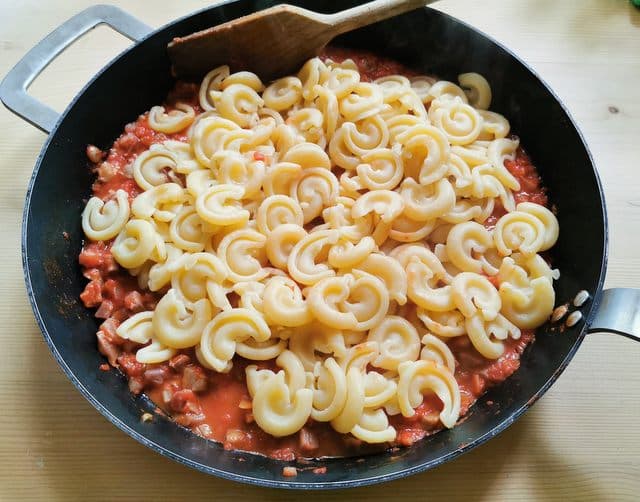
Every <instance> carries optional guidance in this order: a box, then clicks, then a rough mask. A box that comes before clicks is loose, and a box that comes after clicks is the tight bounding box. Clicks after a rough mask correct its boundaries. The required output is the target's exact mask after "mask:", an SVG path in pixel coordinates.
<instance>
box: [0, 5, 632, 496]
mask: <svg viewBox="0 0 640 502" xmlns="http://www.w3.org/2000/svg"><path fill="white" fill-rule="evenodd" d="M276 3H279V2H272V1H260V0H237V1H234V2H226V3H223V4H218V5H217V6H215V7H211V8H207V9H204V10H202V11H199V12H196V13H194V14H192V15H189V16H186V17H184V18H182V19H178V20H176V21H174V22H172V23H170V24H168V25H166V26H164V27H162V28H160V29H158V30H155V31H154V30H152V29H151V28H150V27H148V26H146V25H145V24H143V23H142V22H140V21H138V20H137V19H135V18H133V17H131V16H130V15H128V14H126V13H125V12H123V11H122V10H120V9H118V8H116V7H112V6H106V5H96V6H94V7H91V8H89V9H87V10H85V11H83V12H81V13H80V14H78V15H76V16H75V17H73V18H71V19H70V20H69V21H67V22H66V23H64V24H63V25H61V26H60V27H58V28H57V29H56V30H54V31H53V32H52V33H51V34H50V35H49V36H47V37H46V38H45V39H43V40H42V41H41V42H40V43H39V44H38V45H37V46H36V47H34V48H33V49H32V50H31V51H30V52H29V53H27V55H26V56H25V57H24V58H23V59H22V60H21V61H20V62H19V63H18V64H17V65H16V66H15V67H14V69H13V70H11V72H10V73H9V74H8V75H7V76H6V77H5V79H4V81H3V82H2V84H0V99H2V101H3V102H4V104H5V105H6V106H7V107H8V108H10V109H11V110H12V111H14V112H15V113H16V114H18V115H20V116H21V117H23V118H24V119H25V120H27V121H28V122H30V123H31V124H33V125H34V126H36V127H38V128H39V129H41V130H43V131H45V132H46V133H48V134H49V137H48V139H47V141H46V143H45V145H44V147H43V149H42V151H41V153H40V155H39V157H38V159H37V161H36V165H35V168H34V171H33V175H32V178H31V180H30V183H29V188H28V192H27V197H26V202H25V208H24V218H23V228H22V258H23V267H24V275H25V282H26V286H27V291H28V296H29V299H30V302H31V305H32V308H33V311H34V314H35V317H36V320H37V322H38V325H39V327H40V329H41V330H42V333H43V336H44V338H45V340H46V342H47V344H48V346H49V348H50V349H51V352H52V354H53V356H54V357H55V359H56V360H57V362H58V363H59V364H60V366H61V367H62V369H63V371H64V372H65V373H66V374H67V376H68V377H69V379H70V380H71V381H72V383H73V384H74V385H75V386H76V387H77V388H78V390H79V391H80V392H81V393H82V394H83V395H84V396H85V397H86V398H87V399H88V400H89V401H90V402H91V404H93V406H94V407H95V408H96V409H97V410H98V411H100V413H102V414H103V415H104V416H105V417H106V418H107V419H108V420H109V421H111V422H112V423H113V424H114V425H116V426H117V427H119V428H120V429H122V430H123V431H124V432H126V433H127V434H129V435H130V436H132V437H133V438H134V439H136V440H137V441H139V442H140V443H142V444H144V445H146V446H148V447H149V448H151V449H153V450H155V451H157V452H159V453H161V454H162V455H165V456H167V457H169V458H172V459H174V460H177V461H179V462H181V463H183V464H186V465H188V466H190V467H193V468H196V469H198V470H201V471H203V472H206V473H209V474H214V475H217V476H220V477H223V478H227V479H232V480H235V481H240V482H246V483H251V484H257V485H262V486H272V487H280V488H298V489H323V488H344V487H354V486H362V485H367V484H372V483H379V482H383V481H389V480H392V479H397V478H401V477H405V476H408V475H410V474H414V473H417V472H420V471H424V470H427V469H431V468H433V467H436V466H438V465H440V464H442V463H444V462H446V461H448V460H451V459H453V458H456V457H458V456H460V455H462V454H463V453H465V452H466V451H469V450H470V449H472V448H474V447H476V446H478V445H480V444H482V443H484V442H485V441H487V440H489V439H491V438H493V437H494V436H496V435H497V434H499V433H500V432H501V431H502V430H504V429H505V428H506V427H508V426H509V425H511V424H512V423H513V422H514V421H515V420H516V419H518V417H520V416H521V415H522V414H523V413H524V412H525V411H526V410H527V409H528V408H529V407H530V406H531V405H532V404H533V403H534V402H535V401H536V400H537V399H538V398H539V397H540V396H542V395H543V394H544V393H545V392H546V390H547V389H548V388H549V387H550V385H551V384H552V383H553V382H554V381H555V380H556V379H557V378H558V377H559V375H560V374H561V373H562V371H563V370H564V368H565V367H566V366H567V364H569V362H570V360H571V358H572V357H573V355H574V353H575V352H576V350H577V349H578V348H579V346H580V344H581V342H582V340H583V338H584V336H586V334H587V333H589V332H593V331H609V332H612V333H618V334H623V335H625V336H629V337H631V338H635V339H636V340H640V313H639V312H638V306H639V305H640V290H633V289H613V290H606V291H603V289H602V286H603V282H604V277H605V271H606V263H607V217H606V209H605V203H604V196H603V193H602V187H601V185H600V181H599V178H598V175H597V173H596V170H595V167H594V165H593V160H592V158H591V155H590V153H589V151H588V149H587V147H586V145H585V143H584V141H583V139H582V136H581V135H580V132H579V131H578V129H577V127H576V126H575V124H574V123H573V121H572V119H571V118H570V117H569V115H568V113H567V111H566V109H565V108H564V106H563V105H562V103H560V101H559V100H558V98H557V97H556V96H555V95H554V94H553V92H552V91H551V90H550V89H549V88H548V86H547V85H546V84H545V83H544V82H543V81H542V80H541V79H540V78H539V77H538V76H537V75H536V74H535V73H534V72H533V71H532V70H531V69H529V68H528V67H527V66H526V65H525V64H524V63H523V62H522V61H520V60H519V59H518V58H517V57H516V56H515V55H513V54H512V53H510V52H509V51H508V50H507V49H506V48H504V47H502V46H501V45H499V44H498V43H496V42H495V41H493V40H491V39H490V38H489V37H487V36H486V35H483V34H481V33H480V32H478V31H476V30H475V29H473V28H472V27H470V26H468V25H466V24H464V23H462V22H460V21H457V20H455V19H454V18H452V17H450V16H448V15H446V14H443V13H440V12H438V11H435V10H432V9H428V8H424V9H420V10H416V11H413V12H410V13H407V14H405V15H402V16H400V17H397V18H393V19H390V20H388V21H385V22H381V23H378V24H375V25H372V26H369V27H366V28H363V29H360V30H357V31H355V32H351V33H348V34H346V35H343V36H341V37H340V38H339V39H337V40H336V41H335V44H336V45H342V46H346V47H351V48H356V49H358V48H359V49H366V50H371V51H374V52H377V53H380V54H382V55H385V56H388V57H391V58H393V59H396V60H398V61H400V62H401V63H404V64H405V65H407V66H409V67H411V68H415V69H417V70H420V71H421V72H424V73H426V74H433V75H438V76H439V77H441V78H445V79H448V80H455V77H456V75H458V74H459V73H461V72H470V71H476V72H479V73H482V74H483V75H484V76H485V77H486V78H487V79H488V80H489V82H490V83H491V85H492V90H493V96H494V98H493V103H492V110H494V111H497V112H499V113H501V114H503V115H505V116H506V117H507V118H508V120H509V121H510V123H511V126H512V130H513V131H514V132H516V133H517V134H518V135H519V136H520V138H521V140H522V143H523V145H525V147H526V148H527V151H528V153H529V154H530V156H531V157H532V159H533V161H534V163H535V165H536V166H538V169H539V172H540V174H541V176H542V178H543V181H544V184H545V185H546V186H547V187H548V190H549V196H550V200H551V201H553V202H555V203H556V206H557V209H558V220H559V222H560V228H561V232H560V238H559V241H558V243H557V244H556V246H555V248H554V255H553V264H554V267H557V268H559V269H560V270H561V277H560V280H559V281H557V282H556V284H555V289H556V296H557V302H558V303H559V304H560V303H565V302H569V301H571V299H572V298H573V297H574V296H575V294H576V293H577V292H578V291H579V290H583V289H584V290H586V291H588V292H589V294H590V299H589V301H588V302H587V303H586V304H585V305H584V306H583V307H582V308H581V312H582V319H581V320H580V321H579V322H578V323H577V324H575V325H574V326H572V327H571V328H566V329H563V330H561V329H559V328H558V327H557V326H555V327H554V326H551V325H549V324H547V325H545V326H542V327H541V328H539V329H538V331H537V334H536V341H535V342H534V343H532V344H531V345H529V346H528V347H527V349H526V351H525V352H524V354H523V356H522V359H521V367H520V369H519V370H518V371H517V372H516V373H515V374H514V375H513V376H512V377H510V378H509V379H507V380H506V381H505V382H503V383H502V384H501V385H499V386H497V387H495V388H493V389H491V390H490V391H489V392H488V393H487V394H485V395H484V396H483V397H482V398H480V399H479V400H478V402H477V403H476V405H475V406H474V407H473V408H472V409H471V410H470V412H469V414H468V416H467V417H466V418H465V419H464V420H463V421H462V422H461V423H460V424H459V425H457V426H456V427H455V428H454V429H451V430H445V431H442V432H440V433H438V434H435V435H433V436H430V437H428V438H425V439H424V440H423V441H420V442H418V443H417V444H415V445H414V446H412V447H410V448H404V449H401V450H399V451H396V452H387V453H381V454H375V455H370V456H365V457H362V458H343V459H331V460H324V461H310V462H305V463H304V464H301V463H300V464H296V463H285V462H281V461H277V460H273V459H269V458H265V457H262V456H259V455H254V454H250V453H244V452H238V451H225V450H224V449H223V448H222V446H221V445H219V444H217V443H213V442H210V441H207V440H205V439H203V438H201V437H199V436H196V435H195V434H193V433H191V432H190V431H188V430H187V429H184V428H182V427H180V426H178V425H176V424H175V423H173V422H172V421H170V420H168V419H166V418H164V417H161V416H156V417H155V418H154V420H153V422H151V423H142V422H141V420H140V416H141V414H142V413H144V412H150V411H152V410H153V408H154V406H153V404H152V403H151V402H150V401H148V400H147V399H146V398H145V397H144V396H140V397H134V396H132V394H131V393H130V392H129V390H128V388H127V382H126V379H125V377H124V376H123V375H121V374H120V373H119V372H117V371H109V372H103V371H100V370H99V366H100V364H101V363H103V362H104V358H103V357H102V356H101V355H100V354H99V353H98V350H97V347H96V340H95V336H94V333H95V331H96V329H97V320H96V319H95V318H94V316H93V311H91V310H89V309H86V308H84V307H83V306H82V304H81V302H80V301H79V300H78V296H79V294H80V292H81V291H82V290H83V288H84V285H85V282H86V280H85V279H84V278H83V277H82V275H81V271H80V267H79V266H78V263H77V256H78V253H79V251H80V249H81V246H82V239H83V234H82V230H81V226H80V217H79V216H80V213H81V211H82V209H83V199H86V198H87V197H88V196H89V195H90V187H91V183H92V175H91V173H90V171H89V169H87V167H86V165H87V162H86V157H85V148H86V145H87V144H95V145H97V146H99V147H100V148H103V149H104V148H107V147H108V146H109V145H110V144H111V143H112V142H113V140H114V139H115V138H116V137H117V136H118V135H119V134H120V132H121V131H122V129H123V127H124V125H125V124H126V123H128V122H131V121H133V120H135V118H136V117H137V116H138V115H139V114H140V113H142V112H144V111H145V110H148V109H149V108H150V107H151V106H153V105H154V104H157V103H160V102H162V101H163V100H164V98H165V97H166V94H167V92H168V91H169V90H170V88H171V87H172V86H173V83H174V82H173V79H172V77H171V74H170V63H169V60H168V57H167V54H166V45H167V43H168V42H169V41H170V40H172V39H173V38H174V37H177V36H185V35H187V34H189V33H192V32H195V31H199V30H202V29H205V28H207V27H210V26H213V25H216V24H219V23H222V22H226V21H228V20H231V19H234V18H237V17H240V16H242V15H246V14H249V13H251V12H254V11H256V10H260V9H263V8H267V7H270V6H272V5H274V4H276ZM289 3H292V4H295V5H299V6H301V7H305V8H309V9H312V10H316V11H318V12H325V13H330V12H332V6H333V8H334V9H335V3H334V2H330V1H328V0H325V1H322V0H321V1H305V0H301V1H292V2H289ZM358 3H360V2H357V1H345V2H341V3H340V7H342V8H348V7H351V6H353V5H356V4H358ZM102 23H105V24H108V25H109V26H111V27H113V28H114V29H115V30H117V31H118V32H120V33H122V34H123V35H125V36H127V37H129V38H130V39H132V40H133V41H134V44H133V45H132V46H131V47H130V48H129V49H128V50H127V51H125V52H124V53H123V54H121V55H120V56H118V57H117V58H115V59H114V60H113V61H112V62H111V63H109V64H108V65H107V66H106V67H105V68H104V69H103V70H102V71H100V72H99V73H98V74H97V75H96V76H95V77H94V78H93V79H92V80H91V81H90V82H89V83H88V84H87V85H86V86H85V87H84V89H83V90H82V91H80V93H79V94H78V95H77V96H76V97H75V98H74V99H73V101H72V102H71V104H70V105H69V106H68V107H67V109H66V110H65V111H64V112H63V113H62V114H61V115H58V114H57V113H56V112H54V111H53V110H51V109H50V108H48V107H46V106H45V105H43V104H41V103H39V102H38V101H36V100H35V99H34V98H32V97H31V96H29V95H28V94H27V93H26V88H27V87H28V85H29V84H30V83H31V82H32V81H33V79H34V78H35V77H36V76H37V75H38V74H39V73H40V72H41V71H42V70H43V69H44V67H45V66H46V65H47V64H48V63H49V62H51V60H52V59H54V58H55V57H56V56H57V55H58V54H59V53H60V52H61V51H62V50H64V48H66V47H67V46H68V45H69V44H70V43H72V42H73V41H74V40H76V39H77V38H79V37H80V36H81V35H83V34H84V33H86V32H87V31H89V30H90V29H92V28H93V27H95V26H97V25H99V24H102ZM274 56H275V55H274ZM65 232H66V234H68V238H65V237H63V235H66V234H63V233H65ZM490 402H493V403H494V404H493V405H490ZM285 465H297V466H298V467H299V468H300V469H299V471H298V475H297V476H296V477H295V478H285V477H283V476H282V467H283V466H285ZM319 466H326V467H327V472H326V474H322V475H318V474H314V473H313V472H312V469H313V468H315V467H319Z"/></svg>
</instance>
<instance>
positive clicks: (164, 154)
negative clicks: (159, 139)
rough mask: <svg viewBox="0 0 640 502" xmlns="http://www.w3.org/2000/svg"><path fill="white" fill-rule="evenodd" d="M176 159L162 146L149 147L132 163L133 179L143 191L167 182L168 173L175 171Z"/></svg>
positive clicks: (176, 167) (173, 154)
mask: <svg viewBox="0 0 640 502" xmlns="http://www.w3.org/2000/svg"><path fill="white" fill-rule="evenodd" d="M178 164H179V161H178V157H177V155H176V154H175V153H173V152H172V151H171V150H169V149H168V148H166V147H165V146H163V145H151V147H150V148H149V149H148V150H146V151H144V152H142V153H141V154H140V155H138V156H137V157H136V159H135V160H134V161H133V166H132V171H133V179H134V180H136V183H137V184H138V186H139V187H140V188H142V189H143V190H150V189H151V188H153V187H155V186H158V185H162V184H163V183H166V182H168V181H169V179H170V178H169V175H168V174H169V173H171V172H173V171H177V169H178Z"/></svg>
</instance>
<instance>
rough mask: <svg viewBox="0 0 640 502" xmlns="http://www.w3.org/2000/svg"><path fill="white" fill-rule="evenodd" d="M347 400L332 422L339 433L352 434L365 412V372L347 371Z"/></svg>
mask: <svg viewBox="0 0 640 502" xmlns="http://www.w3.org/2000/svg"><path fill="white" fill-rule="evenodd" d="M346 384H347V385H346V387H347V399H346V400H345V404H344V406H343V408H342V410H340V413H339V414H338V416H336V417H335V418H334V419H333V420H331V426H332V427H333V428H334V429H335V430H336V431H338V432H340V433H342V434H346V433H347V432H351V430H353V428H354V427H355V426H356V425H357V424H358V422H359V421H360V418H361V417H362V413H363V411H364V400H365V395H364V372H363V371H362V370H360V369H359V368H350V369H349V370H347V371H346Z"/></svg>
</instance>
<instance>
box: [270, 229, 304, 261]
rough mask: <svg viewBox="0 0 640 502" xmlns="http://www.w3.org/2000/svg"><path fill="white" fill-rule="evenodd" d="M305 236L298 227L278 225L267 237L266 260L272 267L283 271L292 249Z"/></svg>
mask: <svg viewBox="0 0 640 502" xmlns="http://www.w3.org/2000/svg"><path fill="white" fill-rule="evenodd" d="M306 235H307V232H306V231H305V229H304V228H302V226H300V225H296V224H293V223H285V224H283V225H278V226H277V227H276V228H275V229H274V230H272V231H271V232H270V233H269V234H268V235H267V241H266V243H265V251H266V254H267V258H268V259H269V261H270V262H271V263H272V264H273V265H274V266H276V267H278V268H280V269H283V270H285V269H286V268H287V264H288V261H289V255H290V254H291V251H292V249H293V247H294V246H295V245H296V244H297V243H298V242H300V241H301V240H302V239H303V238H304V237H305V236H306Z"/></svg>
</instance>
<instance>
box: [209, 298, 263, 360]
mask: <svg viewBox="0 0 640 502" xmlns="http://www.w3.org/2000/svg"><path fill="white" fill-rule="evenodd" d="M200 333H201V335H202V339H201V340H200V353H201V355H202V358H203V359H204V360H205V361H206V363H207V364H208V365H209V366H210V367H211V368H213V369H214V370H216V371H218V372H227V371H229V369H231V365H232V363H231V359H232V358H233V356H234V354H235V353H236V345H237V343H238V342H244V341H246V340H248V339H249V338H251V339H253V340H254V341H256V342H266V341H267V340H269V338H270V337H271V330H270V329H269V326H267V323H266V322H265V320H264V318H263V317H262V315H261V314H260V313H259V312H257V311H255V310H252V309H244V308H234V309H231V310H225V311H222V312H220V313H219V314H217V315H216V316H215V317H214V318H213V319H211V320H210V322H209V321H207V324H206V326H205V327H203V328H202V329H201V331H200Z"/></svg>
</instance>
